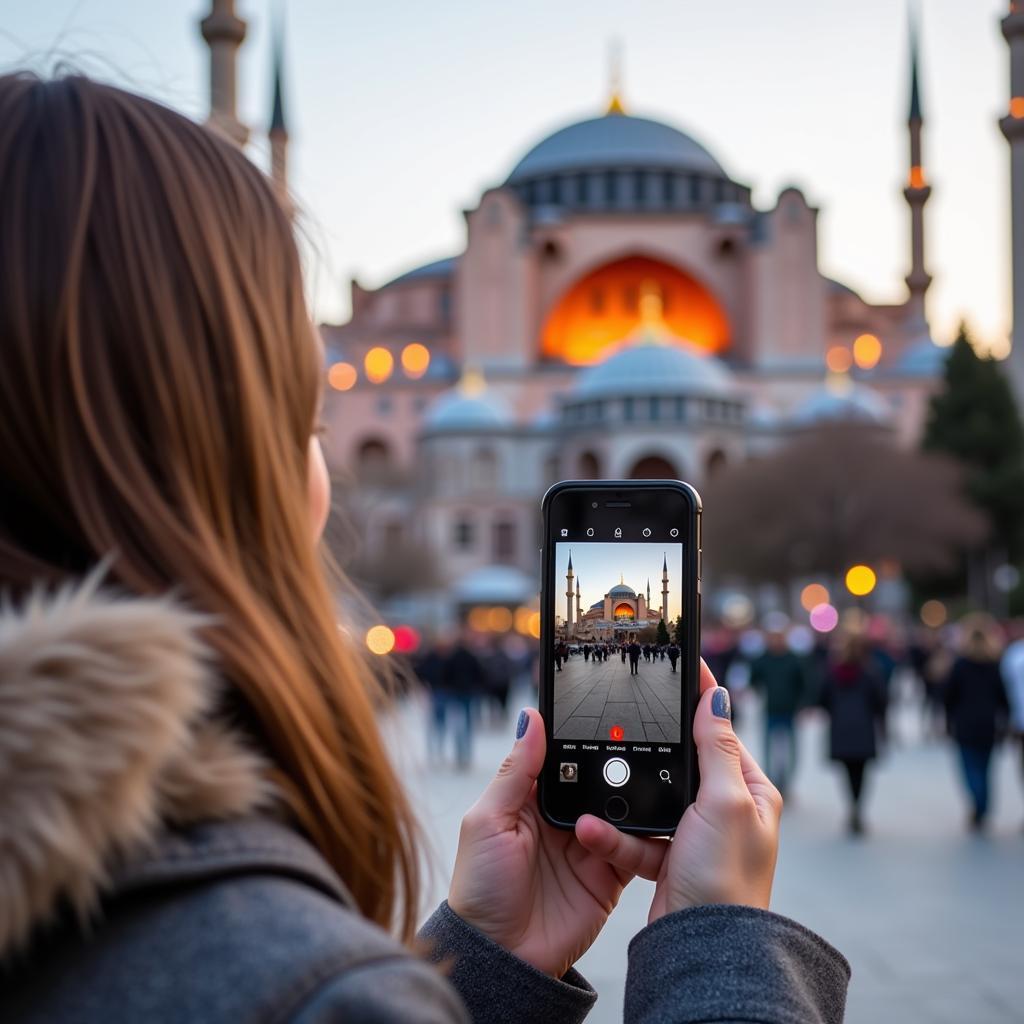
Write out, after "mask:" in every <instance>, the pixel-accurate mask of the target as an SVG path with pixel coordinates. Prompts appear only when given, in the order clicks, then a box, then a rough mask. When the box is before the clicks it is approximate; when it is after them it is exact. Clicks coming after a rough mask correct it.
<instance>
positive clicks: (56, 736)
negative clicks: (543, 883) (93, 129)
mask: <svg viewBox="0 0 1024 1024" xmlns="http://www.w3.org/2000/svg"><path fill="white" fill-rule="evenodd" d="M194 625H195V622H194V620H193V619H192V618H191V617H190V616H189V615H188V614H187V613H184V612H182V611H180V609H175V608H174V607H173V606H172V605H170V604H168V603H167V602H161V601H138V600H135V601H132V602H127V603H126V602H124V601H116V600H113V599H110V598H109V597H106V596H104V595H102V594H99V593H95V592H88V591H83V592H80V593H78V594H72V593H66V594H64V595H63V597H61V598H60V599H58V600H57V601H51V600H47V601H45V602H37V603H36V604H35V605H34V606H33V607H32V608H30V609H29V611H28V612H26V613H11V612H9V611H7V612H5V613H3V615H0V708H2V709H3V715H0V858H3V860H2V862H0V1018H2V1020H3V1021H4V1022H5V1024H44V1022H45V1024H93V1022H96V1024H100V1022H102V1024H116V1022H120V1021H145V1022H147V1024H163V1022H172V1021H173V1022H179V1021H186V1022H191V1024H229V1022H230V1024H247V1022H268V1024H271V1022H286V1021H287V1022H295V1024H327V1022H332V1024H333V1022H340V1021H345V1022H359V1024H392V1022H394V1024H399V1022H402V1024H435V1022H436V1024H442V1022H443V1024H456V1022H466V1021H469V1020H473V1021H488V1022H496V1024H497V1022H506V1021H507V1022H509V1024H512V1022H513V1021H514V1022H515V1024H523V1022H551V1024H555V1022H557V1024H563V1022H566V1024H573V1022H575V1021H581V1020H582V1019H583V1018H584V1016H585V1015H586V1013H587V1011H588V1010H589V1008H590V1007H591V1005H592V1004H593V1002H594V1000H595V998H596V996H595V994H594V992H593V990H592V989H591V988H590V986H589V985H587V983H586V981H584V979H583V978H582V977H581V976H580V975H579V974H577V973H576V972H575V971H570V972H569V973H568V974H567V975H566V976H565V977H564V978H561V979H555V978H550V977H548V976H546V975H543V974H541V973H540V972H539V971H537V970H536V969H534V968H533V967H531V966H529V965H528V964H526V963H524V962H523V961H521V960H518V959H517V958H516V957H514V956H512V955H511V954H509V953H508V952H506V951H505V950H503V949H501V948H500V947H499V946H497V945H495V944H494V943H493V942H491V941H490V940H488V939H487V938H485V937H484V936H483V935H482V934H481V933H480V932H478V931H476V929H474V928H472V927H471V926H470V925H469V924H467V923H466V922H465V921H463V920H461V919H460V918H459V917H458V916H457V915H456V914H454V913H453V912H452V911H451V910H450V909H449V908H448V907H447V905H446V904H442V905H441V907H439V908H438V910H437V911H435V913H434V914H433V915H432V916H431V917H430V919H429V920H428V921H427V922H426V924H425V925H424V927H423V930H422V932H421V938H422V940H423V945H424V946H425V948H426V950H427V952H426V953H425V954H424V955H422V956H417V955H415V954H414V953H413V952H412V951H410V950H408V949H407V948H404V947H403V946H402V945H400V944H399V943H398V942H396V941H395V940H394V939H393V938H392V937H391V936H389V935H388V934H386V933H385V932H384V931H382V930H381V929H380V928H378V927H377V926H376V925H373V924H371V923H369V922H367V921H366V920H365V919H364V918H362V917H361V916H360V914H359V913H358V911H357V909H356V908H355V906H354V904H353V901H352V900H351V898H350V896H349V894H348V893H347V891H346V889H345V886H344V884H343V883H342V881H341V880H340V879H339V878H338V877H337V875H335V874H334V872H333V871H332V870H331V869H330V868H329V866H328V865H327V864H326V863H325V862H324V861H323V859H322V858H321V857H320V856H319V854H318V853H317V852H316V851H315V850H314V849H313V848H312V846H311V845H310V844H309V843H308V842H306V840H305V839H304V838H303V837H302V836H301V835H300V834H299V833H298V832H297V831H296V830H295V829H294V828H292V827H290V826H289V825H288V824H287V822H286V821H285V820H284V819H283V818H282V817H281V815H280V814H278V813H275V812H274V806H275V805H274V803H273V799H272V794H270V793H268V791H267V788H266V785H265V784H264V783H263V782H262V781H261V779H262V777H263V772H262V768H263V767H264V766H263V765H262V762H261V761H260V759H259V758H258V757H257V756H255V755H253V754H251V753H249V752H247V751H246V750H245V748H244V746H243V745H242V744H241V743H239V741H238V739H237V737H235V736H233V735H232V734H231V733H230V732H227V731H224V730H222V729H219V728H216V727H214V726H212V725H211V724H210V719H209V715H208V713H207V709H208V707H209V701H210V698H209V696H208V694H209V692H210V687H211V686H212V685H213V684H212V682H211V680H210V678H209V677H208V676H207V674H206V671H205V670H204V669H203V668H202V665H203V660H202V657H201V651H200V650H199V649H198V647H197V644H196V641H195V639H194V636H193V634H192V630H193V628H194ZM848 977H849V968H848V966H847V964H846V962H845V961H844V960H843V958H842V957H841V956H840V955H839V954H838V953H837V952H836V951H835V950H833V949H832V948H831V947H830V946H828V945H827V944H826V943H825V942H823V941H822V940H821V939H819V938H818V937H817V936H815V935H813V934H812V933H810V932H808V931H806V930H805V929H803V928H802V927H801V926H800V925H797V924H795V923H794V922H792V921H788V920H786V919H785V918H781V917H777V916H776V915H773V914H769V913H765V912H761V911H755V910H750V909H747V908H740V907H703V908H697V909H693V910H686V911H681V912H679V913H676V914H671V915H669V916H667V917H665V918H662V919H661V920H660V921H658V922H656V923H655V924H654V925H652V926H650V927H648V928H645V929H644V930H643V931H642V932H640V934H639V935H638V936H637V937H636V938H635V939H634V940H633V942H632V943H631V945H630V948H629V958H628V974H627V985H626V1004H625V1019H626V1020H627V1021H630V1022H637V1024H640V1022H643V1024H659V1022H668V1021H710V1020H725V1019H728V1020H733V1021H755V1020H756V1021H787V1022H788V1021H807V1022H817V1021H821V1022H832V1021H840V1020H841V1019H842V1015H843V1005H844V1001H845V991H846V984H847V980H848Z"/></svg>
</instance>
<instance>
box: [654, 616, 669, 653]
mask: <svg viewBox="0 0 1024 1024" xmlns="http://www.w3.org/2000/svg"><path fill="white" fill-rule="evenodd" d="M657 642H658V645H659V646H661V647H664V646H666V645H667V644H668V642H669V635H668V626H666V625H665V620H664V619H659V620H658V640H657Z"/></svg>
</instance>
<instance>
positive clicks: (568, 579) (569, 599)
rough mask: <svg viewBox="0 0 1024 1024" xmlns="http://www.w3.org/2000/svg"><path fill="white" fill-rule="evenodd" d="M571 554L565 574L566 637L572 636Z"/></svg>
mask: <svg viewBox="0 0 1024 1024" xmlns="http://www.w3.org/2000/svg"><path fill="white" fill-rule="evenodd" d="M572 576H573V573H572V552H571V551H570V552H569V569H568V571H567V572H566V574H565V582H566V587H565V632H566V635H567V636H572V634H573V628H572V626H573V619H572V597H573V592H572Z"/></svg>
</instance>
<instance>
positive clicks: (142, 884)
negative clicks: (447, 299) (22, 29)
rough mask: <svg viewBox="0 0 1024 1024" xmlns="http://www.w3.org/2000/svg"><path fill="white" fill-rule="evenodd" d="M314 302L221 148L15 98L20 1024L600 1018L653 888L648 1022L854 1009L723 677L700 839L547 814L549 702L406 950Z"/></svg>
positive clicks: (149, 120)
mask: <svg viewBox="0 0 1024 1024" xmlns="http://www.w3.org/2000/svg"><path fill="white" fill-rule="evenodd" d="M302 295H303V292H302V280H301V276H300V270H299V257H298V254H297V251H296V248H295V245H294V242H293V239H292V235H291V231H290V226H289V223H288V219H287V217H286V216H285V214H284V213H283V212H282V210H281V209H280V208H279V206H278V204H277V202H276V200H275V197H274V195H273V193H272V191H271V189H270V188H269V187H268V185H267V183H266V182H265V181H264V179H263V177H262V176H261V175H260V173H259V172H258V171H257V170H256V169H255V168H254V167H253V166H252V165H251V164H250V163H249V162H248V161H247V160H246V159H245V157H244V156H243V155H242V154H241V153H240V152H239V151H238V150H237V149H236V148H234V147H233V146H232V145H231V144H229V143H228V142H226V141H224V140H221V139H220V138H218V137H216V136H215V135H213V134H211V133H210V132H208V131H207V130H205V129H203V128H200V127H198V126H196V125H194V124H192V123H191V122H189V121H188V120H186V119H185V118H183V117H181V116H179V115H177V114H175V113H173V112H171V111H169V110H166V109H164V108H163V107H160V106H159V105H157V104H155V103H152V102H150V101H148V100H144V99H141V98H139V97H135V96H131V95H129V94H127V93H124V92H121V91H119V90H117V89H113V88H109V87H105V86H101V85H97V84H94V83H92V82H89V81H88V80H86V79H83V78H77V77H70V78H63V79H59V80H56V81H52V82H42V81H39V80H37V79H35V78H34V77H32V76H27V75H21V76H9V77H5V78H0V409H2V410H3V412H2V415H0V589H3V591H4V592H5V595H6V596H5V598H4V601H5V602H6V603H5V604H4V605H3V611H2V619H0V1005H2V1006H3V1016H4V1020H5V1022H17V1024H24V1022H42V1021H46V1022H47V1024H55V1022H56V1024H60V1022H65V1021H72V1020H74V1021H94V1020H95V1021H104V1022H109V1021H117V1020H130V1021H141V1020H144V1021H147V1022H160V1021H190V1022H201V1024H205V1022H229V1021H230V1022H238V1021H249V1020H257V1019H258V1020H261V1021H262V1020H267V1021H286V1020H287V1021H300V1022H307V1024H311V1022H314V1021H315V1022H324V1021H333V1020H345V1021H371V1020H372V1021H375V1022H377V1021H385V1022H386V1021H395V1022H398V1021H402V1022H420V1021H424V1022H426V1021H429V1022H448V1021H465V1020H468V1019H473V1020H478V1021H506V1020H507V1021H512V1020H515V1021H517V1022H522V1021H559V1022H561V1021H576V1020H580V1019H582V1018H583V1016H584V1015H585V1014H586V1012H587V1010H588V1009H589V1007H590V1006H591V1005H592V1003H593V1001H594V999H595V995H594V993H593V991H592V990H591V989H590V987H589V986H588V985H587V983H586V982H585V981H584V980H583V979H582V978H581V977H580V976H579V975H578V974H577V973H576V972H575V971H574V970H573V966H572V965H573V964H574V963H575V961H576V960H577V959H578V958H579V957H580V956H581V955H582V954H583V952H584V951H585V950H586V949H587V948H588V947H589V946H590V944H591V943H592V942H593V940H594V938H595V937H596V935H597V934H598V932H599V931H600V930H601V927H602V926H603V924H604V922H605V920H606V919H607V917H608V915H609V914H610V913H611V911H612V910H613V909H614V907H615V904H616V902H617V900H618V898H619V895H620V893H621V891H622V888H623V886H624V885H625V884H626V883H627V882H628V881H629V880H630V879H631V878H632V877H633V876H634V875H637V874H639V875H642V876H644V877H646V878H651V879H657V883H658V884H657V888H656V892H655V897H654V902H653V904H652V907H651V913H650V922H651V923H650V924H649V926H648V927H647V928H645V929H644V930H643V931H642V932H641V933H640V934H639V936H638V937H637V938H636V939H635V940H634V942H633V943H632V944H631V947H630V951H629V966H628V972H629V973H628V981H627V995H626V1007H625V1013H626V1018H627V1019H628V1020H630V1021H655V1020H664V1019H668V1018H669V1017H672V1018H673V1019H684V1018H685V1019H688V1020H705V1019H723V1017H728V1018H729V1019H736V1020H753V1019H757V1020H768V1019H772V1020H774V1019H787V1020H789V1019H793V1020H796V1019H799V1020H807V1021H825V1020H838V1019H839V1018H840V1017H841V1016H842V1008H843V1001H844V998H845V987H846V983H847V978H848V968H847V966H846V963H845V961H844V960H843V959H842V958H841V957H840V956H839V954H838V953H836V952H835V951H834V950H832V949H831V947H829V946H827V945H826V944H825V943H824V942H823V941H822V940H820V939H818V938H817V937H816V936H814V935H812V934H811V933H809V932H807V931H806V930H804V929H802V928H801V927H800V926H799V925H796V924H794V923H793V922H790V921H787V920H786V919H784V918H779V917H776V916H775V915H772V914H769V913H767V912H766V910H767V906H768V900H769V895H770V890H771V883H772V876H773V873H774V864H775V856H776V850H777V838H778V821H779V814H780V801H779V797H778V794H777V793H776V792H775V790H774V789H773V788H772V786H771V785H770V783H768V781H767V780H766V779H765V777H764V776H763V774H762V773H761V772H760V770H759V769H758V767H757V765H756V764H754V762H753V761H752V760H751V759H750V757H749V755H748V754H747V753H746V751H744V749H743V748H742V746H741V745H740V743H739V741H738V740H737V738H736V736H735V734H734V733H733V731H732V727H731V723H730V720H729V708H728V700H727V694H726V693H725V691H724V690H721V689H719V688H717V687H715V685H714V680H713V679H711V677H710V675H709V674H707V675H705V678H704V681H703V687H704V691H705V692H704V694H703V696H702V698H701V701H700V706H699V710H698V712H697V716H696V720H695V724H694V735H695V737H696V741H697V743H698V746H699V751H700V761H701V770H702V784H701V790H700V798H699V800H698V804H697V807H696V808H691V809H690V810H688V811H687V813H686V815H685V816H684V818H683V820H682V822H681V823H680V828H679V832H678V834H677V836H676V838H675V840H674V842H672V843H668V842H666V841H663V840H641V839H638V838H635V837H630V836H625V835H622V834H620V833H619V832H618V831H617V830H615V829H614V828H613V827H611V826H610V825H609V824H608V823H606V822H603V821H600V820H598V819H596V818H593V817H584V818H581V819H580V821H579V822H578V824H577V827H576V830H575V833H568V832H562V831H556V830H554V829H551V828H549V827H548V826H547V825H545V824H544V823H543V822H542V821H541V820H540V818H539V816H538V814H537V810H536V803H535V797H534V780H535V779H536V776H537V774H538V772H539V771H540V768H541V764H542V762H543V758H544V729H543V723H542V722H541V720H540V717H539V715H538V713H537V712H536V711H535V710H527V711H524V712H523V713H522V714H521V715H520V717H519V721H518V723H517V727H516V739H515V743H514V745H513V747H512V750H511V752H510V753H509V755H508V757H507V759H506V760H505V762H504V763H503V764H502V766H501V768H500V769H499V770H498V773H497V775H496V777H495V778H494V780H493V782H492V783H491V784H490V785H489V786H488V787H487V789H486V790H485V791H484V792H483V794H482V795H481V796H480V798H479V800H478V801H477V803H476V804H475V805H474V807H473V808H472V809H471V810H470V811H469V812H468V813H467V815H466V817H465V819H464V821H463V825H462V831H461V834H460V841H459V849H458V855H457V861H456V865H455V869H454V873H453V878H452V883H451V888H450V891H449V896H448V899H447V901H446V902H444V903H443V904H442V905H441V907H440V908H438V909H437V910H436V911H435V912H434V914H433V915H432V916H431V917H430V919H429V920H428V921H427V923H426V925H425V926H424V927H423V929H422V930H421V931H420V933H419V936H420V937H419V941H414V935H415V932H414V928H415V923H416V920H417V913H418V895H419V885H418V877H417V862H418V857H419V854H420V850H419V845H418V834H417V831H416V828H415V826H414V823H413V817H412V814H411V812H410V808H409V804H408V801H407V798H406V797H405V795H404V794H403V792H402V790H401V788H400V786H399V783H398V780H397V778H396V776H395V774H394V772H393V770H392V768H391V766H390V763H389V760H388V757H387V751H386V750H385V749H384V746H383V743H382V740H381V736H380V734H379V732H378V730H377V728H376V725H375V719H374V709H375V707H376V706H377V705H378V704H379V700H380V694H379V693H378V692H377V691H376V690H375V689H374V686H373V682H372V676H371V674H370V672H369V671H368V668H367V666H366V665H365V664H364V663H363V662H362V661H361V655H360V652H359V650H358V649H357V645H355V644H353V643H351V642H350V641H349V639H348V637H347V634H346V632H345V630H344V629H342V630H339V629H338V628H337V623H336V621H335V605H334V603H333V601H332V591H331V589H330V587H329V585H328V581H327V577H326V575H325V572H324V568H323V566H322V564H321V560H320V551H319V548H318V544H317V541H318V538H319V535H320V532H321V530H322V528H323V525H324V521H325V519H326V516H327V509H328V502H329V495H328V484H327V475H326V473H325V470H324V461H323V457H322V455H321V451H320V445H319V442H318V440H317V436H316V418H317V412H318V406H319V403H320V401H321V382H322V377H323V368H322V365H321V359H322V353H321V351H320V348H319V345H318V342H317V339H316V336H315V333H314V331H313V329H312V327H311V325H310V320H309V317H308V315H307V311H306V309H305V307H304V304H303V297H302ZM97 566H98V568H97ZM83 579H84V580H85V582H81V581H82V580H83ZM417 951H420V952H421V953H422V955H417ZM737 951H741V952H742V956H737ZM431 960H432V961H434V962H435V963H438V964H441V965H442V968H441V969H437V968H436V967H435V966H433V965H432V964H431V963H430V962H429V961H431Z"/></svg>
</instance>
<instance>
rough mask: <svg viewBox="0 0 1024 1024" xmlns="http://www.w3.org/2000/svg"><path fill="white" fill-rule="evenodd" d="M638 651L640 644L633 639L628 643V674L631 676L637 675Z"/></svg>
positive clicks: (638, 664)
mask: <svg viewBox="0 0 1024 1024" xmlns="http://www.w3.org/2000/svg"><path fill="white" fill-rule="evenodd" d="M640 653H641V651H640V644H639V643H637V641H636V640H634V641H633V642H632V643H631V644H630V645H629V674H630V675H631V676H635V675H639V672H640V668H639V666H640Z"/></svg>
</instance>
